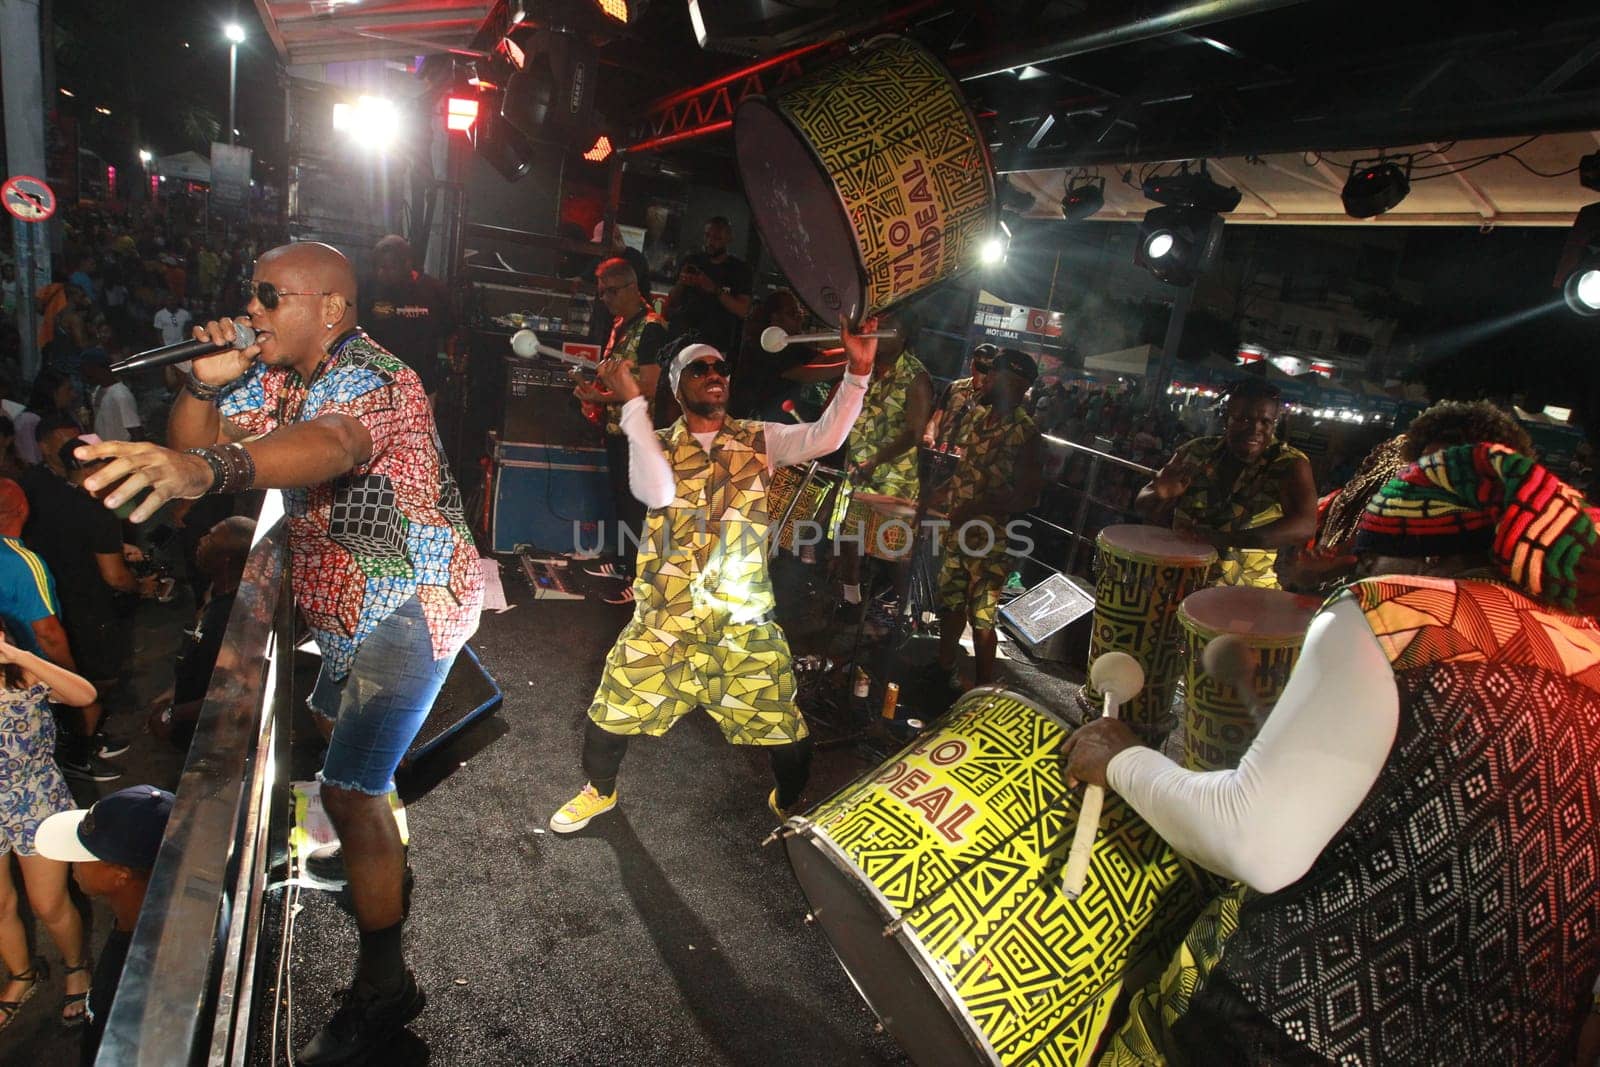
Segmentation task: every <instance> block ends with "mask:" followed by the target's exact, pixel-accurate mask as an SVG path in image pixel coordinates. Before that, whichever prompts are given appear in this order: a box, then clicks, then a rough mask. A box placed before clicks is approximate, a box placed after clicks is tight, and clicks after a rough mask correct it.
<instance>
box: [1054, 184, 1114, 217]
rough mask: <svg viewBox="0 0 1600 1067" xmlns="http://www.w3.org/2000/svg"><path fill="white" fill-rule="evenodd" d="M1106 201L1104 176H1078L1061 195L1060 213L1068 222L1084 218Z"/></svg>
mask: <svg viewBox="0 0 1600 1067" xmlns="http://www.w3.org/2000/svg"><path fill="white" fill-rule="evenodd" d="M1105 203H1106V180H1105V179H1104V178H1078V179H1075V180H1074V181H1073V182H1072V183H1071V184H1069V185H1068V186H1067V191H1066V193H1064V194H1063V195H1062V197H1061V215H1062V217H1063V218H1065V219H1066V220H1067V221H1068V222H1077V221H1079V220H1081V219H1086V218H1088V217H1089V216H1090V215H1093V214H1094V213H1095V212H1097V211H1099V210H1100V209H1101V208H1102V207H1104V206H1105Z"/></svg>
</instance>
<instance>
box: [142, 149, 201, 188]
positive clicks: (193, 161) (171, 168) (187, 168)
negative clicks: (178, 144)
mask: <svg viewBox="0 0 1600 1067" xmlns="http://www.w3.org/2000/svg"><path fill="white" fill-rule="evenodd" d="M155 172H156V173H157V174H159V175H161V176H162V177H163V178H172V179H175V180H177V181H186V182H207V183H209V182H210V181H211V164H210V163H209V162H208V161H207V160H206V157H205V156H202V155H201V154H200V153H199V152H179V153H178V154H177V155H172V156H162V157H160V158H159V159H157V160H156V165H155Z"/></svg>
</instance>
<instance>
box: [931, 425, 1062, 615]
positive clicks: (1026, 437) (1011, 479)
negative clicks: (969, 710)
mask: <svg viewBox="0 0 1600 1067" xmlns="http://www.w3.org/2000/svg"><path fill="white" fill-rule="evenodd" d="M992 415H993V412H991V410H990V409H989V408H987V407H979V408H975V409H974V410H973V411H972V413H971V414H970V415H969V416H968V417H967V419H966V422H965V425H964V426H963V427H962V433H961V439H960V441H959V442H958V444H959V445H960V447H961V450H962V453H961V462H960V463H959V464H958V465H957V466H956V472H955V474H954V475H953V476H952V477H951V479H950V483H949V506H950V509H951V510H952V511H954V510H955V509H956V508H958V507H960V506H961V505H963V504H967V503H970V502H971V501H974V500H978V499H980V498H982V497H984V496H987V495H988V494H989V493H991V492H993V491H994V490H995V489H997V488H999V487H1002V486H1010V485H1014V484H1016V480H1017V458H1018V457H1019V456H1020V455H1021V454H1022V450H1023V447H1024V446H1026V445H1027V443H1028V442H1029V441H1030V440H1032V439H1033V438H1034V437H1035V436H1037V434H1038V428H1037V427H1035V426H1034V423H1033V417H1032V416H1030V415H1029V414H1028V413H1027V412H1026V411H1024V410H1023V409H1022V408H1020V407H1018V408H1015V409H1013V410H1012V412H1011V414H1009V415H1007V416H1006V417H1005V418H992ZM1009 518H1010V516H1009V515H978V516H974V517H973V518H971V519H969V520H968V521H967V522H966V523H965V524H963V529H962V530H957V529H955V528H953V527H952V528H950V529H947V530H945V531H944V533H943V534H942V535H941V540H942V541H943V545H944V561H943V563H941V564H940V566H939V603H940V607H941V608H943V610H945V611H947V612H966V614H967V619H968V621H969V622H970V623H971V624H972V626H973V627H975V628H977V629H981V630H992V629H994V625H995V621H996V618H997V616H998V613H999V610H1000V590H1001V588H1002V587H1003V586H1004V585H1005V584H1006V578H1007V577H1008V576H1009V575H1010V573H1011V560H1010V558H1009V557H1008V556H1007V554H1006V522H1007V520H1008V519H1009Z"/></svg>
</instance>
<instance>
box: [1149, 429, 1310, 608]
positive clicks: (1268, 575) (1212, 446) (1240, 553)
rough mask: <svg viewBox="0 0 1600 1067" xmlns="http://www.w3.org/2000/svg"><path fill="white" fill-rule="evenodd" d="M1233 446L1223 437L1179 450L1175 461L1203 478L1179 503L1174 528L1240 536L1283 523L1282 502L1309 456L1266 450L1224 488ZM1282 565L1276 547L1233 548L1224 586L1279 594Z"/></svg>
mask: <svg viewBox="0 0 1600 1067" xmlns="http://www.w3.org/2000/svg"><path fill="white" fill-rule="evenodd" d="M1226 454H1227V445H1226V443H1225V442H1224V441H1223V439H1222V438H1221V437H1197V438H1195V439H1194V440H1193V441H1189V442H1187V443H1185V444H1183V445H1180V446H1179V447H1178V450H1177V452H1175V453H1174V454H1173V457H1172V458H1173V461H1174V462H1187V463H1188V464H1190V465H1191V466H1193V467H1195V468H1196V469H1197V470H1198V472H1199V473H1197V474H1196V475H1195V477H1194V480H1193V481H1191V482H1190V483H1189V488H1188V489H1185V490H1184V492H1183V495H1182V496H1181V497H1179V498H1178V504H1177V507H1176V508H1175V509H1174V511H1173V513H1172V528H1173V529H1174V530H1178V531H1180V532H1181V531H1184V530H1194V529H1201V530H1217V531H1224V532H1230V533H1238V532H1240V531H1243V530H1254V529H1256V528H1258V527H1261V526H1265V525H1267V524H1268V523H1272V522H1277V521H1278V520H1279V519H1281V518H1283V505H1282V503H1281V502H1280V500H1281V496H1282V487H1283V486H1284V485H1285V484H1287V482H1288V481H1289V478H1290V474H1291V472H1292V471H1293V469H1294V466H1295V464H1297V463H1309V462H1310V461H1309V460H1308V459H1306V454H1305V453H1304V452H1302V451H1300V450H1299V449H1298V448H1295V447H1294V446H1293V445H1290V444H1287V443H1286V442H1283V441H1274V442H1273V443H1272V444H1270V445H1268V446H1267V448H1266V450H1265V451H1263V452H1262V453H1261V455H1259V456H1257V457H1256V458H1255V459H1253V460H1251V461H1250V462H1249V463H1246V464H1244V467H1243V469H1242V470H1240V471H1239V476H1238V478H1237V479H1236V480H1235V481H1234V483H1233V486H1232V487H1231V488H1227V487H1224V486H1223V485H1222V479H1221V475H1220V470H1221V467H1222V465H1223V457H1224V456H1225V455H1226ZM1277 561H1278V550H1277V549H1275V548H1230V549H1227V550H1226V551H1224V552H1223V553H1222V559H1221V561H1220V562H1219V563H1218V567H1219V568H1220V570H1221V584H1223V585H1253V586H1257V587H1259V588H1263V589H1276V588H1277V587H1278V576H1277V574H1276V573H1275V572H1274V570H1273V565H1274V564H1275V563H1277Z"/></svg>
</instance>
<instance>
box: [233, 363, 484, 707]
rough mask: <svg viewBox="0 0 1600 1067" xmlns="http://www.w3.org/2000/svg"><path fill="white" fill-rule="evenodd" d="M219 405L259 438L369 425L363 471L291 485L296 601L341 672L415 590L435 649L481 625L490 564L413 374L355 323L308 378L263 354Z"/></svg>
mask: <svg viewBox="0 0 1600 1067" xmlns="http://www.w3.org/2000/svg"><path fill="white" fill-rule="evenodd" d="M217 406H218V408H219V409H220V410H221V412H222V414H223V416H224V417H225V418H227V419H228V420H229V421H230V422H232V423H233V425H234V426H236V427H238V429H239V430H241V431H242V432H243V433H245V434H247V435H249V436H251V437H259V436H263V435H265V434H269V433H271V432H272V431H273V430H276V429H277V428H278V427H279V426H280V425H283V424H285V423H290V422H306V421H310V420H312V419H315V418H318V417H320V416H324V415H335V414H337V415H345V416H348V417H350V418H353V419H356V420H358V421H359V422H360V423H361V424H362V425H363V426H365V427H366V429H367V432H368V433H369V434H370V435H371V436H372V456H371V458H370V459H368V460H367V462H365V463H363V464H362V465H361V466H359V467H357V468H356V469H355V470H353V471H351V472H350V473H348V474H346V475H344V476H343V477H341V478H339V479H338V480H336V481H333V482H324V483H322V484H320V485H314V486H312V487H310V488H309V489H291V490H287V491H285V492H284V504H285V507H286V509H287V510H288V513H289V552H290V557H291V560H292V575H291V581H292V584H293V587H294V599H295V606H296V607H298V608H299V609H300V611H301V612H302V613H303V614H304V615H305V618H306V622H307V623H308V624H310V626H311V630H312V633H313V635H314V636H315V637H316V639H317V645H318V646H319V647H320V648H321V650H322V656H323V660H324V662H325V663H327V664H328V666H329V667H330V669H331V670H332V671H333V672H334V675H335V677H342V676H344V675H345V674H347V673H348V672H349V670H350V663H351V661H352V660H353V659H354V658H355V653H356V649H357V647H359V646H360V644H361V642H362V641H363V640H364V639H365V638H366V636H367V635H368V634H370V633H371V632H372V631H373V630H374V629H375V628H376V627H377V625H378V623H380V622H382V621H383V620H384V619H386V618H388V617H389V615H390V614H392V613H393V612H394V610H395V609H396V608H398V607H399V606H400V605H401V604H404V603H405V602H406V601H407V600H409V599H411V597H413V596H416V597H417V598H418V599H419V600H421V602H422V608H423V614H424V616H425V617H426V619H427V620H428V632H429V634H430V635H431V636H432V638H433V654H434V658H435V659H443V658H444V657H445V656H448V655H452V654H453V653H455V652H457V651H459V650H460V648H461V646H462V645H463V644H465V643H466V640H467V638H468V637H470V636H472V633H473V631H474V630H476V629H477V626H478V612H479V609H480V607H481V605H482V601H483V571H482V569H481V568H480V566H479V563H478V550H477V548H476V547H474V545H473V542H472V534H471V531H470V530H469V529H468V528H467V523H466V519H465V518H464V516H463V514H462V508H461V491H460V490H459V489H457V488H456V482H455V478H454V477H453V476H452V475H451V474H450V466H449V463H448V461H447V460H446V459H445V454H444V446H443V445H442V444H440V442H439V432H438V430H437V429H436V428H435V426H434V423H433V410H432V408H431V406H430V405H429V403H428V397H427V394H425V393H424V392H423V391H422V382H421V381H420V380H419V379H418V378H417V375H416V373H415V372H414V371H412V370H411V368H410V367H407V366H406V365H405V364H404V363H402V362H401V361H400V360H399V359H398V358H396V357H395V356H393V355H391V354H390V353H388V352H386V351H384V350H383V349H382V348H380V347H379V346H378V345H377V344H376V343H374V342H373V341H372V340H371V339H370V338H368V337H367V336H366V335H365V334H356V335H355V336H354V337H352V338H350V339H349V340H347V341H345V342H344V343H343V344H341V345H339V346H338V347H337V348H336V350H335V352H334V354H333V355H331V356H329V358H328V360H327V362H326V364H325V365H324V369H323V372H322V373H321V374H320V375H318V376H317V377H316V378H315V380H314V381H313V382H311V384H310V387H309V388H307V385H306V383H305V382H304V381H303V380H302V379H301V378H300V376H299V374H297V373H296V372H295V371H293V370H290V369H288V368H283V367H267V366H265V365H263V364H261V363H257V364H256V365H255V366H253V367H252V368H251V369H250V372H249V373H248V374H247V375H246V376H245V378H244V380H243V382H241V383H240V384H239V385H238V386H237V387H235V388H234V389H232V390H230V391H229V392H228V393H227V394H226V395H225V396H223V397H222V398H221V399H219V400H218V401H217Z"/></svg>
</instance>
